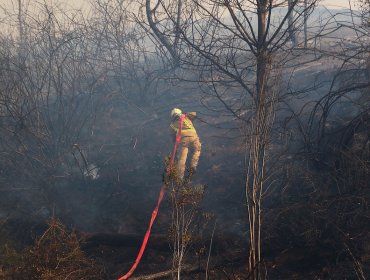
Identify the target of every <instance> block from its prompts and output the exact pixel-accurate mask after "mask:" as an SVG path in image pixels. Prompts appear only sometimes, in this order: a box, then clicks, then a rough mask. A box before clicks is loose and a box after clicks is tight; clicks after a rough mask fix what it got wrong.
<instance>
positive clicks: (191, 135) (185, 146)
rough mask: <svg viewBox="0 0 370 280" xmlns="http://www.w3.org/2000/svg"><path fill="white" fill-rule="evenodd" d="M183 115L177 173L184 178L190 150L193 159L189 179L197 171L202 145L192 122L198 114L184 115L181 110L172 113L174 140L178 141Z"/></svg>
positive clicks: (175, 109)
mask: <svg viewBox="0 0 370 280" xmlns="http://www.w3.org/2000/svg"><path fill="white" fill-rule="evenodd" d="M182 114H185V118H184V122H183V124H182V130H181V140H180V143H179V152H178V154H177V171H178V176H179V178H180V179H183V178H184V173H185V168H186V159H187V156H188V151H189V148H190V150H191V152H192V157H191V161H190V168H189V178H191V176H192V175H193V174H194V172H195V171H196V169H197V166H198V161H199V156H200V151H201V143H200V141H199V137H198V134H197V131H196V130H195V128H194V125H193V122H192V120H194V118H195V117H196V115H197V113H196V112H190V113H183V112H182V111H181V110H180V109H178V108H174V109H172V111H171V119H172V120H171V125H170V129H171V132H172V135H173V138H174V139H175V140H176V135H177V133H178V131H179V128H180V117H181V115H182Z"/></svg>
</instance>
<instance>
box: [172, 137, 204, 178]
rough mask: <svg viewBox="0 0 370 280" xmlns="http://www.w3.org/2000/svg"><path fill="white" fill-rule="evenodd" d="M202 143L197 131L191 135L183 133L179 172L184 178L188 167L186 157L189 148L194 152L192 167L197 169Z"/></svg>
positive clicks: (179, 155)
mask: <svg viewBox="0 0 370 280" xmlns="http://www.w3.org/2000/svg"><path fill="white" fill-rule="evenodd" d="M201 148H202V144H201V143H200V141H199V137H198V135H197V134H196V133H193V134H191V135H182V136H181V141H180V146H179V153H178V159H177V172H178V175H179V178H181V179H182V178H184V173H185V168H186V159H187V156H188V152H189V149H190V150H191V152H192V157H191V161H190V168H193V169H196V168H197V166H198V161H199V156H200V151H201Z"/></svg>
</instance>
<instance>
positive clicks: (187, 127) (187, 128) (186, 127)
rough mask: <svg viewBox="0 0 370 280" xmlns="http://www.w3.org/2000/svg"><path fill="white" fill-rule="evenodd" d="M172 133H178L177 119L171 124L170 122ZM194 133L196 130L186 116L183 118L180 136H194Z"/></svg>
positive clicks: (178, 124)
mask: <svg viewBox="0 0 370 280" xmlns="http://www.w3.org/2000/svg"><path fill="white" fill-rule="evenodd" d="M170 127H171V129H172V131H173V132H174V133H175V134H177V133H178V131H179V127H180V122H179V118H178V117H177V118H175V119H174V120H173V121H172V122H171V125H170ZM194 133H196V130H195V128H194V125H193V123H192V121H191V120H190V119H189V118H188V116H187V115H186V116H185V118H184V123H183V124H182V133H181V134H182V135H187V134H194Z"/></svg>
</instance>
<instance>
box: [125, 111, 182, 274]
mask: <svg viewBox="0 0 370 280" xmlns="http://www.w3.org/2000/svg"><path fill="white" fill-rule="evenodd" d="M184 118H185V114H182V115H181V117H180V126H179V131H178V133H177V135H176V142H175V146H174V147H173V151H172V155H171V161H170V164H169V165H168V168H167V176H168V175H169V174H170V173H171V170H172V167H173V163H174V161H175V155H176V150H177V146H178V145H179V143H180V140H181V130H182V124H183V122H184ZM165 189H166V185H165V184H163V185H162V187H161V190H160V192H159V197H158V201H157V205H156V207H155V208H154V210H153V212H152V218H151V219H150V222H149V226H148V229H147V231H146V233H145V235H144V240H143V243H142V244H141V248H140V251H139V253H138V255H137V257H136V260H135V262H134V264H133V265H132V267H131V269H130V270H129V271H128V272H127V273H126V274H125V275H123V276H122V277H120V278H118V280H126V279H128V278H129V277H130V276H131V275H132V273H134V271H135V269H136V267H137V266H138V264H139V262H140V260H141V257H142V256H143V254H144V251H145V248H146V245H147V243H148V240H149V236H150V231H151V229H152V226H153V223H154V221H155V219H156V217H157V214H158V210H159V205H160V204H161V202H162V199H163V196H164V192H165Z"/></svg>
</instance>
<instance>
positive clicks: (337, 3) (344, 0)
mask: <svg viewBox="0 0 370 280" xmlns="http://www.w3.org/2000/svg"><path fill="white" fill-rule="evenodd" d="M22 1H25V2H31V3H32V2H33V1H35V0H22ZM17 2H18V0H0V5H1V6H3V7H4V8H8V9H9V8H12V7H16V3H17ZM41 2H42V1H41ZM46 2H47V3H50V4H51V3H54V4H56V3H65V4H67V5H68V6H70V7H73V8H81V7H83V5H84V4H85V5H86V4H87V3H89V0H46ZM351 2H355V0H351ZM321 5H325V6H330V7H332V8H343V7H349V4H348V0H322V1H321ZM352 6H353V4H352Z"/></svg>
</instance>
